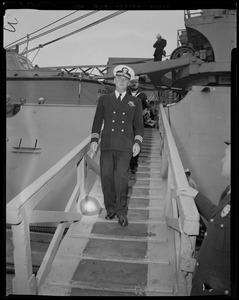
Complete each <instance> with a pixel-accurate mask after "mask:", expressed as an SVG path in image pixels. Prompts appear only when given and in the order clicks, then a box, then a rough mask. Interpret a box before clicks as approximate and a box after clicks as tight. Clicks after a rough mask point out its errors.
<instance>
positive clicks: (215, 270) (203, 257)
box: [191, 187, 231, 295]
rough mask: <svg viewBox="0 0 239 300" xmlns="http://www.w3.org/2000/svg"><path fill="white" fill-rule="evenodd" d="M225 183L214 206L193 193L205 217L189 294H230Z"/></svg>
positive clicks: (227, 197)
mask: <svg viewBox="0 0 239 300" xmlns="http://www.w3.org/2000/svg"><path fill="white" fill-rule="evenodd" d="M228 190H229V187H227V188H226V190H225V191H224V192H223V193H222V195H221V198H220V200H219V204H218V206H216V205H215V204H213V203H212V202H211V201H210V200H209V199H208V198H207V197H205V196H204V195H202V194H201V193H200V192H199V193H198V194H197V196H196V197H195V202H196V205H197V207H198V210H199V213H200V214H201V215H202V216H204V217H205V218H206V220H208V222H209V223H208V228H207V232H206V233H205V238H204V240H203V243H202V245H201V249H200V253H199V258H198V261H197V266H196V270H195V277H194V279H193V288H192V292H191V295H220V294H221V295H229V294H230V216H231V212H230V201H231V194H230V193H227V192H228Z"/></svg>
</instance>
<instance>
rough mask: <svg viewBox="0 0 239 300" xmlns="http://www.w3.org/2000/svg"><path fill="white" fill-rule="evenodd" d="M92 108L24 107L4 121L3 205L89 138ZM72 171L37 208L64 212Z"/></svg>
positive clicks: (72, 180) (71, 186)
mask: <svg viewBox="0 0 239 300" xmlns="http://www.w3.org/2000/svg"><path fill="white" fill-rule="evenodd" d="M95 108H96V107H95V106H75V105H64V106H63V105H37V104H35V105H34V104H32V105H27V104H26V105H24V106H23V108H22V109H21V111H20V112H19V113H18V114H17V115H15V116H14V117H12V118H7V150H6V151H7V155H6V170H7V172H6V182H7V186H6V202H9V201H10V200H11V199H13V198H14V197H15V196H17V195H18V194H19V193H20V192H21V191H22V190H24V189H25V188H26V187H27V186H28V185H29V184H31V183H32V182H33V181H34V180H36V179H37V178H38V177H39V176H41V175H42V174H44V173H45V172H46V171H47V170H49V169H50V168H51V167H52V166H53V165H54V164H56V163H57V162H58V161H59V160H60V159H61V158H63V157H64V156H65V155H66V154H68V153H69V152H70V151H71V150H72V149H73V148H75V147H76V146H77V145H78V144H79V143H81V142H82V141H83V140H84V139H85V138H86V137H88V136H89V135H90V133H91V126H92V121H93V117H94V113H95ZM35 146H36V149H35V150H34V147H35ZM75 172H76V170H73V171H72V172H70V173H69V174H68V175H67V176H66V177H65V178H64V180H63V181H62V182H60V183H59V186H57V187H56V188H55V189H54V191H52V192H50V193H49V194H48V195H47V196H46V198H45V200H44V201H43V203H42V204H41V207H38V208H39V209H43V210H64V208H65V206H66V203H67V201H68V199H69V197H70V194H71V193H72V191H73V188H74V186H75V184H76V182H75V181H76V176H75V175H76V174H75Z"/></svg>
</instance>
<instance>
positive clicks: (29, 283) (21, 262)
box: [12, 213, 36, 295]
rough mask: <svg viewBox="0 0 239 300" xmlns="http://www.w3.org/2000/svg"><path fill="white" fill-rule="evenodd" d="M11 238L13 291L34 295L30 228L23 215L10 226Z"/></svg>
mask: <svg viewBox="0 0 239 300" xmlns="http://www.w3.org/2000/svg"><path fill="white" fill-rule="evenodd" d="M22 214H24V213H22ZM12 240H13V245H14V250H13V257H14V267H15V277H14V280H13V293H14V294H33V295H35V294H36V278H35V275H34V274H33V273H32V259H31V244H30V230H29V224H28V223H27V222H26V220H24V216H22V222H21V223H20V224H18V225H16V226H12Z"/></svg>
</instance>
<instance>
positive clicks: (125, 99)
mask: <svg viewBox="0 0 239 300" xmlns="http://www.w3.org/2000/svg"><path fill="white" fill-rule="evenodd" d="M113 74H114V76H115V78H114V83H115V86H116V89H115V91H114V92H113V93H110V94H107V95H102V96H101V97H100V98H99V101H98V105H97V108H96V112H95V116H94V120H93V126H92V131H91V150H92V151H93V152H95V151H96V148H97V144H98V141H99V138H100V137H101V155H100V170H101V184H102V191H103V195H104V204H105V208H106V211H107V215H106V217H105V218H106V219H108V220H111V219H114V218H115V216H117V217H118V222H119V224H120V225H121V226H124V227H125V226H127V225H128V219H127V211H128V203H127V194H128V181H129V178H130V173H131V172H130V159H131V157H132V155H133V156H136V155H138V153H139V152H140V147H141V144H142V141H143V132H144V127H143V119H142V104H141V100H140V99H139V98H136V97H133V96H132V95H130V94H129V93H127V87H128V85H129V83H130V80H131V79H132V78H133V77H134V75H135V74H134V71H133V69H132V68H130V67H128V66H125V65H119V66H116V67H115V68H114V70H113ZM102 125H103V129H102ZM101 129H102V132H101Z"/></svg>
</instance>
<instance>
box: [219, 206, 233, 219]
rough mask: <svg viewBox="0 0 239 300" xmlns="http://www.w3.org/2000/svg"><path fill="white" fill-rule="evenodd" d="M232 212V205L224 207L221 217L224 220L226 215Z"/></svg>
mask: <svg viewBox="0 0 239 300" xmlns="http://www.w3.org/2000/svg"><path fill="white" fill-rule="evenodd" d="M230 210H231V205H230V204H227V205H226V206H224V208H223V210H222V212H221V217H222V218H224V217H226V215H227V214H228V213H229V211H230Z"/></svg>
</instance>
